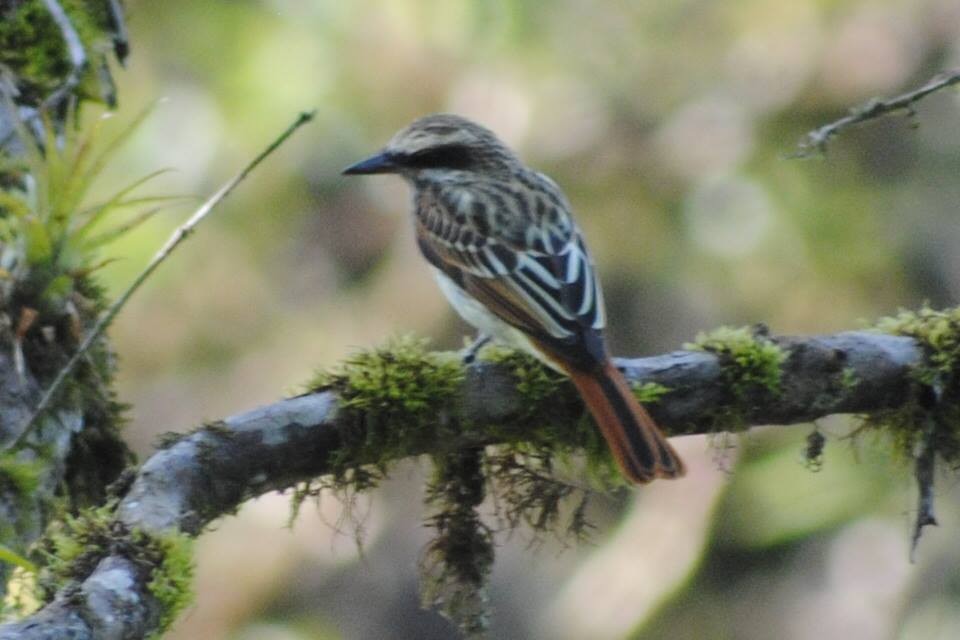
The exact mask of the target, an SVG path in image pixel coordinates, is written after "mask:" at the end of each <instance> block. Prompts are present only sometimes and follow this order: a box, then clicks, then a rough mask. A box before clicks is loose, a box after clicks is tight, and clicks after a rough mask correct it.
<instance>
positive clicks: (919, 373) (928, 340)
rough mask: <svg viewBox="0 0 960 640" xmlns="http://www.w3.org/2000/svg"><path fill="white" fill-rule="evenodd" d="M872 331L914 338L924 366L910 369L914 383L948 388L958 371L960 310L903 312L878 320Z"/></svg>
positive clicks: (955, 379)
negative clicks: (920, 349) (922, 356)
mask: <svg viewBox="0 0 960 640" xmlns="http://www.w3.org/2000/svg"><path fill="white" fill-rule="evenodd" d="M875 328H876V329H877V330H878V331H882V332H883V333H890V334H893V335H897V336H909V337H911V338H914V339H915V340H916V341H917V342H918V343H919V344H920V346H921V348H922V349H923V353H924V364H923V365H922V366H920V367H917V368H915V369H914V370H913V372H912V374H911V375H912V376H913V378H914V379H915V380H917V382H920V383H921V384H925V385H927V386H931V387H933V386H941V387H942V386H949V385H951V383H955V382H957V380H958V372H960V366H958V365H960V307H955V308H953V309H945V310H943V311H936V310H934V309H931V308H930V307H927V306H924V307H923V308H921V309H920V310H919V311H907V310H902V311H900V313H898V314H897V315H895V316H892V317H889V318H881V319H880V320H878V321H877V323H876V325H875Z"/></svg>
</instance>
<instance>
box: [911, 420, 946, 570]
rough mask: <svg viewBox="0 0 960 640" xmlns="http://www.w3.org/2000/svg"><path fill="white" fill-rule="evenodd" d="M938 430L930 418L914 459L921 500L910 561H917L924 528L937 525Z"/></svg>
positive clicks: (935, 423) (914, 528) (919, 501)
mask: <svg viewBox="0 0 960 640" xmlns="http://www.w3.org/2000/svg"><path fill="white" fill-rule="evenodd" d="M936 432H937V422H936V419H935V418H933V417H931V418H929V424H928V425H927V428H926V429H925V430H924V432H923V435H922V436H921V440H920V450H919V451H918V452H917V456H916V458H915V459H914V469H913V472H914V477H915V478H916V479H917V490H918V493H919V500H918V504H917V517H916V519H915V520H914V524H913V535H912V536H911V538H910V562H916V555H917V545H919V544H920V536H922V535H923V528H924V527H928V526H931V525H932V526H936V525H937V524H939V523H938V522H937V517H936V515H935V514H934V510H933V476H934V469H935V466H936V458H937V451H936V448H935V447H934V442H933V441H934V438H935V437H936Z"/></svg>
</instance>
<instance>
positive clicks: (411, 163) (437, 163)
mask: <svg viewBox="0 0 960 640" xmlns="http://www.w3.org/2000/svg"><path fill="white" fill-rule="evenodd" d="M399 162H400V164H402V165H404V166H406V167H412V168H415V169H466V168H468V167H470V166H471V165H472V164H473V156H472V154H471V152H470V148H469V147H467V146H466V145H463V144H447V145H442V146H439V147H429V148H427V149H423V150H421V151H417V152H416V153H412V154H410V155H407V156H402V157H400V158H399Z"/></svg>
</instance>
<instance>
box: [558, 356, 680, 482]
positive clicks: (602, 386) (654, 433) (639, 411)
mask: <svg viewBox="0 0 960 640" xmlns="http://www.w3.org/2000/svg"><path fill="white" fill-rule="evenodd" d="M568 373H569V374H570V378H571V380H573V383H574V385H576V387H577V389H578V390H579V391H580V396H581V397H582V398H583V401H584V403H586V405H587V408H588V409H589V410H590V413H591V414H592V415H593V418H594V420H595V421H596V423H597V426H598V427H599V428H600V433H602V434H603V437H604V439H605V440H606V441H607V446H608V447H610V451H611V453H613V457H614V459H615V460H616V461H617V464H618V465H619V466H620V469H621V470H622V472H623V474H624V475H625V476H626V477H627V478H628V479H630V480H632V481H633V482H637V483H646V482H650V481H651V480H654V479H655V478H677V477H680V476H682V475H683V474H684V466H683V462H682V461H681V460H680V456H679V455H677V452H676V451H674V450H673V447H672V446H670V443H669V442H667V439H666V438H665V437H664V435H663V433H661V432H660V429H659V428H658V427H657V423H656V422H654V421H653V418H651V417H650V414H649V413H647V411H646V409H644V408H643V405H641V404H640V403H639V402H638V401H637V399H636V398H635V397H634V395H633V392H631V390H630V387H629V386H628V385H627V381H626V380H625V379H624V377H623V374H622V373H620V371H619V370H617V368H616V367H615V366H613V363H612V362H610V361H609V360H608V361H607V362H606V363H605V364H604V365H603V367H602V368H600V369H597V370H594V371H591V372H584V371H578V370H571V371H569V372H568Z"/></svg>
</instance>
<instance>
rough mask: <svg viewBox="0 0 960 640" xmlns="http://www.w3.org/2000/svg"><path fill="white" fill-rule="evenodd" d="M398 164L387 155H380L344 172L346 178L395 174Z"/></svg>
mask: <svg viewBox="0 0 960 640" xmlns="http://www.w3.org/2000/svg"><path fill="white" fill-rule="evenodd" d="M396 169H397V165H396V163H395V162H394V161H393V159H392V158H391V157H390V155H389V154H387V153H378V154H377V155H375V156H371V157H369V158H367V159H366V160H361V161H360V162H358V163H357V164H352V165H350V166H349V167H347V168H346V169H344V170H343V175H345V176H356V175H365V174H369V173H394V172H395V171H396Z"/></svg>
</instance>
